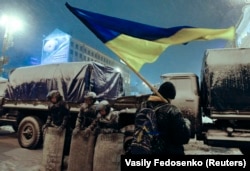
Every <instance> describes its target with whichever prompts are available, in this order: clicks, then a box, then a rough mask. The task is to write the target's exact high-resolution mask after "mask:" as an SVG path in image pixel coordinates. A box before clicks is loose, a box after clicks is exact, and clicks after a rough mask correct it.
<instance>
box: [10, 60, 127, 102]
mask: <svg viewBox="0 0 250 171" xmlns="http://www.w3.org/2000/svg"><path fill="white" fill-rule="evenodd" d="M50 90H59V91H60V93H61V94H62V95H63V97H64V99H65V100H66V101H69V102H76V103H78V102H82V101H83V97H84V95H85V94H86V93H87V92H88V91H94V92H95V93H96V94H97V97H98V98H99V99H102V98H107V99H112V98H117V97H120V96H123V95H124V89H123V78H122V76H121V73H119V72H117V71H115V70H114V69H113V68H111V67H108V66H104V65H102V64H100V63H96V62H70V63H58V64H47V65H39V66H28V67H20V68H16V69H14V70H13V71H12V72H11V73H10V75H9V79H8V83H7V89H6V92H5V97H6V98H8V99H10V100H27V101H28V100H46V96H47V93H48V92H49V91H50Z"/></svg>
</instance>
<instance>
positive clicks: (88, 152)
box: [67, 130, 96, 171]
mask: <svg viewBox="0 0 250 171" xmlns="http://www.w3.org/2000/svg"><path fill="white" fill-rule="evenodd" d="M95 141H96V136H95V135H94V134H93V133H92V134H90V135H89V136H88V137H85V135H84V130H82V131H80V132H79V133H78V134H77V135H75V136H72V139H71V144H70V154H69V160H68V169H67V171H79V170H84V171H92V169H93V156H94V148H95Z"/></svg>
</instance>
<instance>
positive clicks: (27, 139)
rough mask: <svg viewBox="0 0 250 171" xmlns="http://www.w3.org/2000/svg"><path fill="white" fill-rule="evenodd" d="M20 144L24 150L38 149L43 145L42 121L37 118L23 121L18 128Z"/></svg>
mask: <svg viewBox="0 0 250 171" xmlns="http://www.w3.org/2000/svg"><path fill="white" fill-rule="evenodd" d="M17 136H18V143H19V145H20V146H21V147H22V148H27V149H36V148H38V147H39V146H40V145H41V143H42V137H43V134H42V121H41V119H39V118H38V117H36V116H28V117H25V118H24V119H22V121H21V122H20V124H19V127H18V132H17Z"/></svg>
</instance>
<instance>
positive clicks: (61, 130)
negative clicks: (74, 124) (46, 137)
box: [57, 125, 65, 135]
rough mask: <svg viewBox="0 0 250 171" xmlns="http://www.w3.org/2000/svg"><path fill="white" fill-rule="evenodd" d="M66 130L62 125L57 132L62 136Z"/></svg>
mask: <svg viewBox="0 0 250 171" xmlns="http://www.w3.org/2000/svg"><path fill="white" fill-rule="evenodd" d="M64 128H65V127H64V126H62V125H61V126H59V127H58V128H57V131H58V134H59V135H61V134H62V132H63V130H64Z"/></svg>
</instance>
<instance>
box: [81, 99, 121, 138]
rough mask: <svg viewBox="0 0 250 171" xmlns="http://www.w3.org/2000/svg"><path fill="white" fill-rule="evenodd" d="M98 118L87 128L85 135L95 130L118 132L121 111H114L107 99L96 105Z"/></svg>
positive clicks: (97, 131) (98, 131)
mask: <svg viewBox="0 0 250 171" xmlns="http://www.w3.org/2000/svg"><path fill="white" fill-rule="evenodd" d="M96 112H97V118H96V119H95V120H93V122H92V123H91V124H90V125H89V126H88V128H87V129H85V135H88V134H89V133H90V132H91V131H94V130H95V133H97V134H98V133H113V132H118V128H119V127H118V118H119V117H118V116H119V111H114V110H113V109H112V107H111V106H110V104H109V102H108V101H107V100H102V101H101V102H100V103H99V104H97V106H96Z"/></svg>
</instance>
